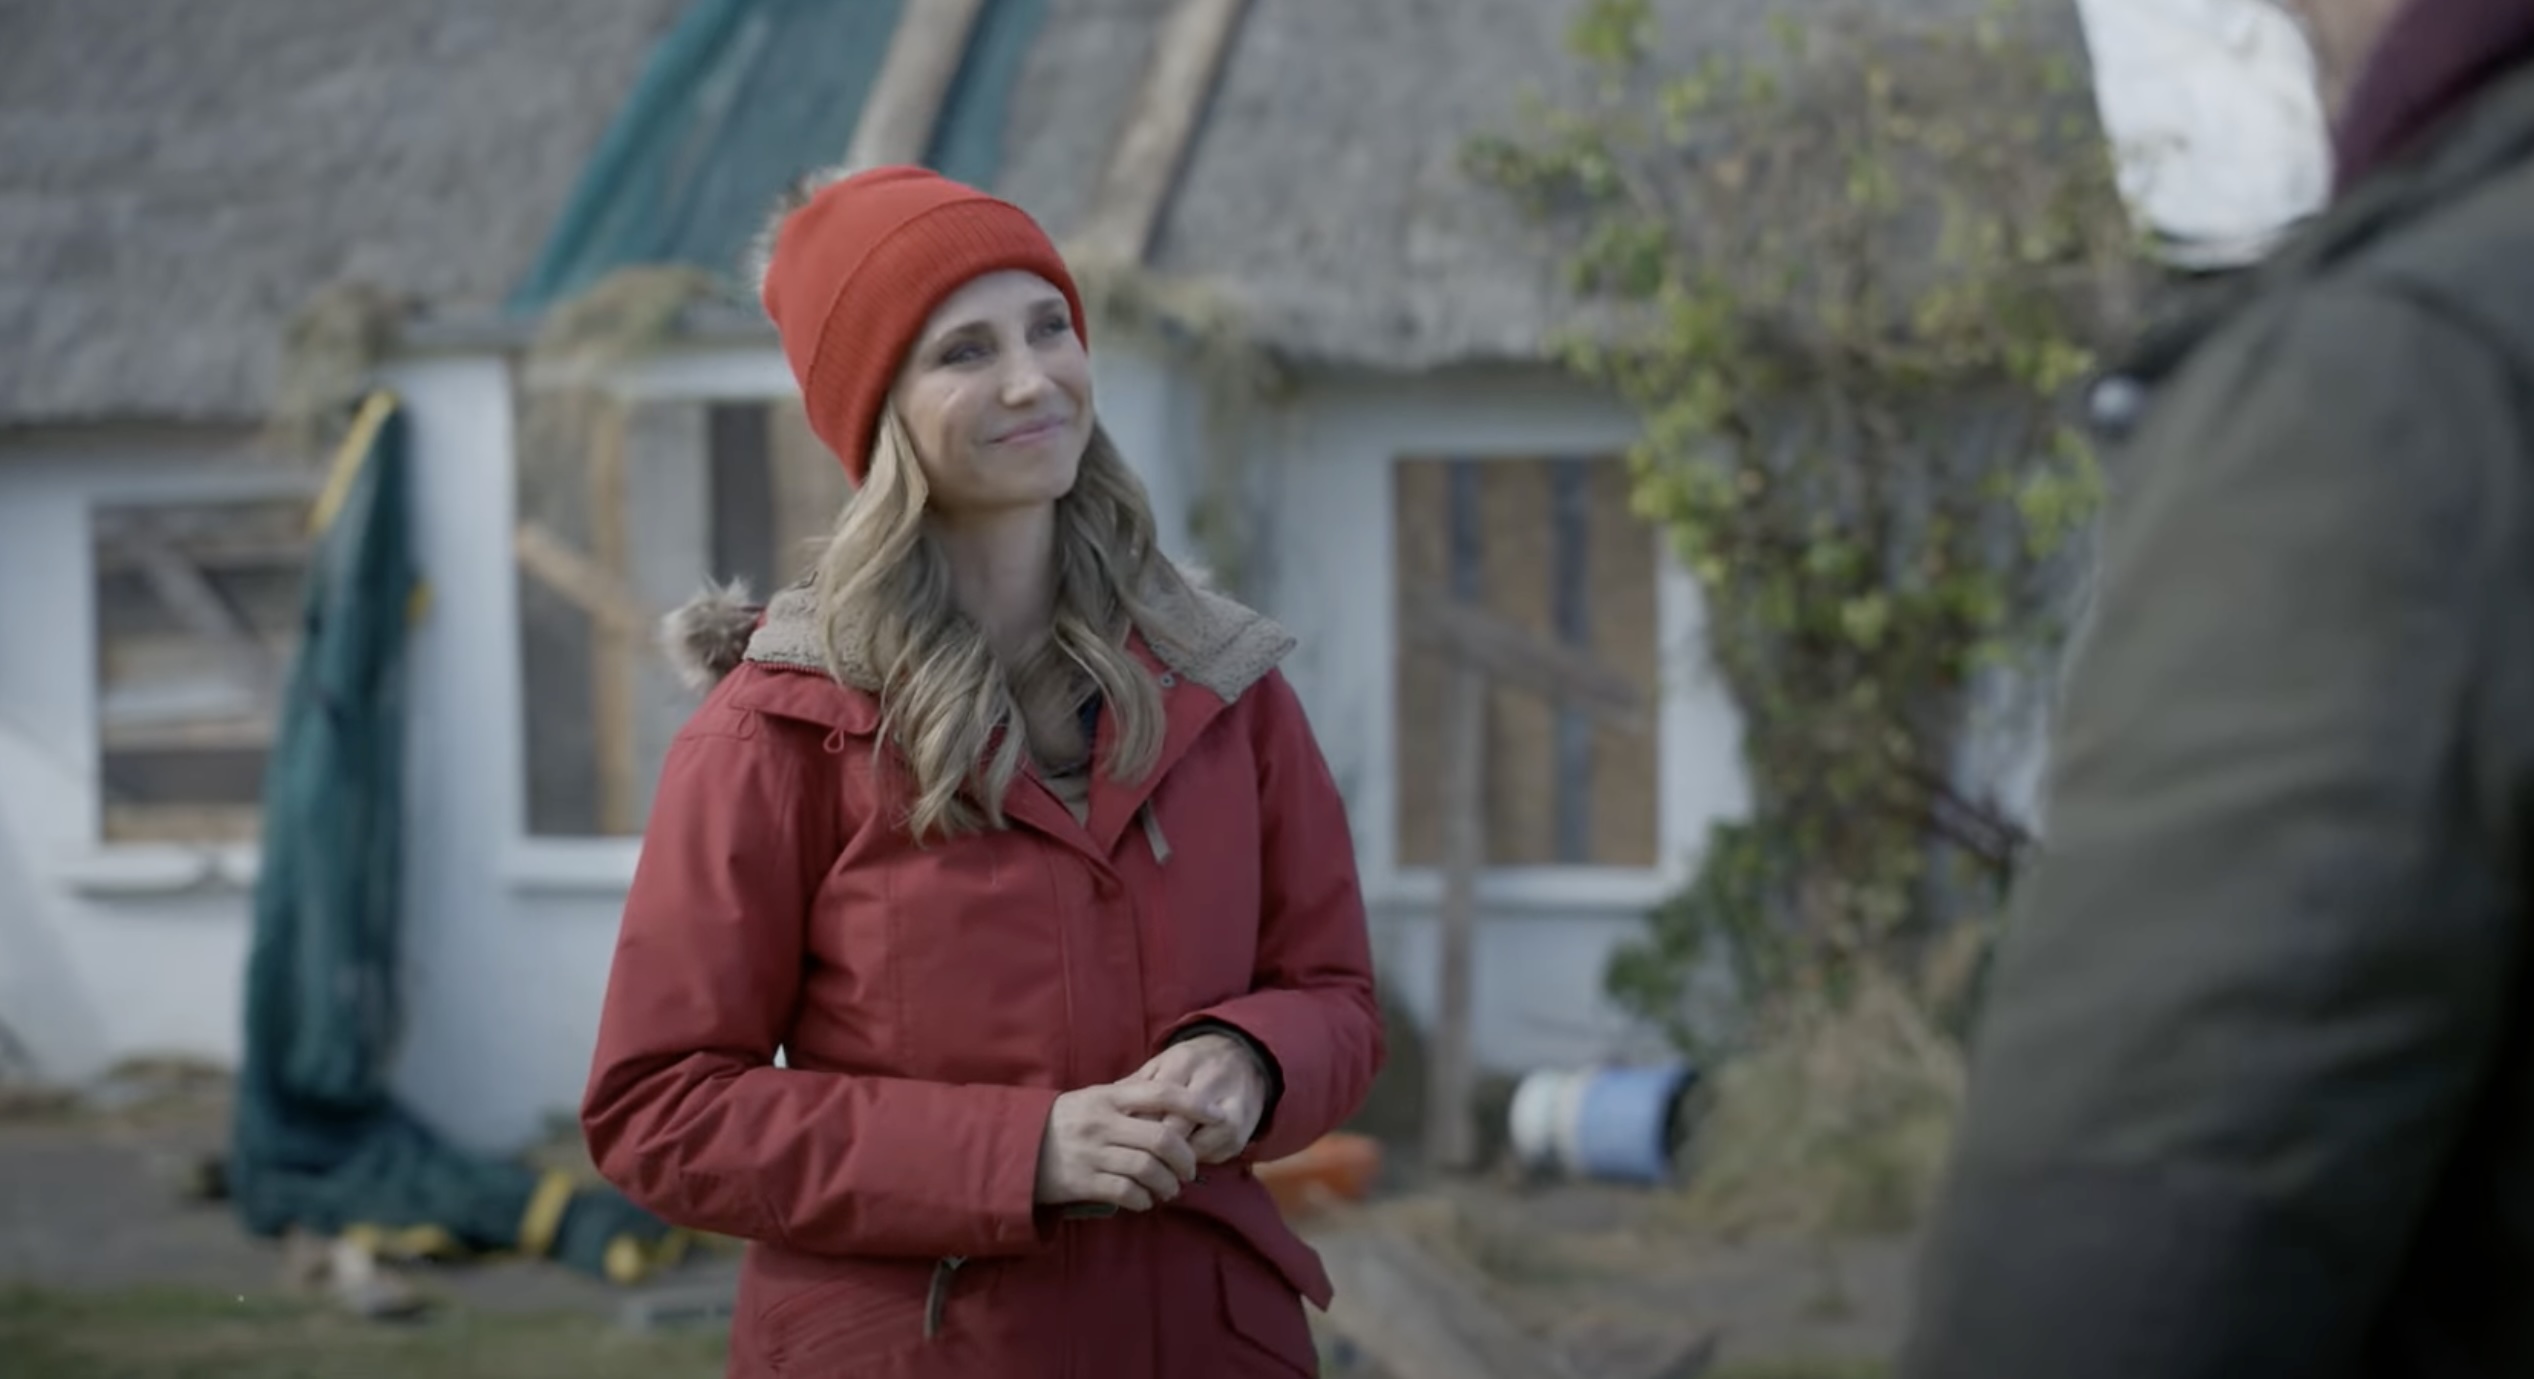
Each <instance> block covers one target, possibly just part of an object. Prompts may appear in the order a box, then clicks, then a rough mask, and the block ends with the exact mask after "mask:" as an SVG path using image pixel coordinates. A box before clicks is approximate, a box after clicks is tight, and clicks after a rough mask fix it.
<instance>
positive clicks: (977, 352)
mask: <svg viewBox="0 0 2534 1379" xmlns="http://www.w3.org/2000/svg"><path fill="white" fill-rule="evenodd" d="M983 358H985V347H984V346H983V345H953V346H951V347H950V348H949V349H946V350H943V351H942V352H941V362H943V363H944V364H973V363H975V362H976V361H978V360H980V359H983Z"/></svg>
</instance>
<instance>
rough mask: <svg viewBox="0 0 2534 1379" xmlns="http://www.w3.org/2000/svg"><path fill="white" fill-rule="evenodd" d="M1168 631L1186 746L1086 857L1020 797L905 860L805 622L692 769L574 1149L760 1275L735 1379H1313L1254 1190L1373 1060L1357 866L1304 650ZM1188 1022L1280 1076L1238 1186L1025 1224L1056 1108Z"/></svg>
mask: <svg viewBox="0 0 2534 1379" xmlns="http://www.w3.org/2000/svg"><path fill="white" fill-rule="evenodd" d="M1159 606H1160V609H1161V614H1160V616H1159V617H1158V618H1157V619H1156V620H1157V621H1161V620H1166V621H1167V622H1168V623H1169V625H1168V626H1166V627H1155V628H1149V629H1143V630H1140V631H1139V633H1138V634H1137V636H1136V638H1135V641H1134V646H1135V649H1136V651H1137V653H1138V654H1139V655H1140V656H1142V657H1143V658H1144V659H1145V661H1146V663H1147V665H1148V666H1149V667H1150V669H1151V672H1152V673H1153V674H1154V675H1155V676H1156V677H1157V680H1158V683H1159V684H1160V686H1161V690H1162V699H1163V704H1164V707H1165V711H1166V714H1167V717H1168V734H1167V739H1166V745H1165V746H1164V748H1163V750H1162V754H1161V758H1160V761H1159V763H1158V765H1157V766H1156V768H1155V769H1154V770H1153V771H1152V772H1150V773H1149V774H1148V775H1147V776H1146V777H1145V778H1144V779H1142V780H1140V781H1136V782H1132V783H1122V782H1119V781H1115V780H1112V779H1109V778H1107V777H1105V776H1102V777H1100V778H1098V779H1096V780H1095V781H1094V782H1093V784H1092V787H1091V792H1090V799H1089V807H1088V811H1087V818H1086V819H1085V820H1084V821H1081V822H1077V818H1076V815H1075V814H1074V813H1073V812H1072V811H1070V810H1069V809H1068V808H1067V807H1066V806H1065V805H1064V804H1062V803H1060V802H1059V800H1058V799H1057V797H1056V796H1055V795H1054V794H1053V793H1051V792H1050V790H1049V789H1048V788H1047V786H1046V785H1045V784H1043V783H1042V782H1041V781H1040V780H1038V779H1037V778H1036V777H1034V776H1032V775H1029V774H1027V773H1024V775H1023V777H1022V778H1021V779H1020V780H1018V781H1016V782H1015V783H1014V785H1013V788H1012V790H1011V792H1010V794H1009V797H1008V798H1007V799H1006V800H1005V801H1004V809H1005V811H1006V814H1007V816H1008V818H1009V820H1010V827H1008V828H1006V829H1003V830H1000V831H993V832H987V833H982V834H970V835H965V836H961V837H957V838H954V839H950V840H947V841H942V840H936V841H932V842H930V843H928V844H924V845H918V844H917V843H915V842H914V841H913V840H912V839H911V838H910V837H909V836H908V834H907V831H906V829H905V827H904V825H903V823H902V822H900V821H901V819H902V817H903V812H904V805H905V800H904V798H903V795H902V790H903V786H902V784H901V782H902V781H903V779H904V776H903V773H902V772H899V771H894V770H887V769H875V753H874V734H875V731H876V728H877V724H878V720H879V705H878V703H877V701H876V699H875V698H874V697H873V695H872V693H871V692H870V689H869V686H868V684H867V683H865V684H864V685H863V686H862V687H860V688H855V687H852V685H853V682H854V681H856V680H857V679H864V680H867V677H862V676H857V675H856V674H854V673H852V671H853V668H851V667H848V668H847V670H848V673H847V674H846V675H845V676H844V677H843V678H844V680H845V681H846V683H844V684H840V683H839V682H838V680H837V679H835V678H831V677H830V676H829V675H827V674H826V673H825V672H824V671H823V670H821V669H820V668H819V665H818V662H819V654H818V648H819V640H818V637H817V635H816V627H815V621H814V617H813V615H812V613H811V610H810V608H809V604H808V599H807V597H806V595H805V594H803V593H800V592H797V591H796V592H791V593H786V594H783V595H780V596H778V597H777V598H776V599H775V600H774V602H773V604H772V605H771V606H770V607H769V609H768V611H767V614H766V617H765V619H764V623H763V626H761V627H758V628H757V629H756V630H755V631H754V633H753V635H752V636H749V637H747V638H746V641H745V647H746V651H745V656H744V659H742V660H741V661H740V663H739V664H738V665H737V666H736V667H735V668H731V669H730V671H729V673H728V674H727V675H726V677H725V678H723V679H721V681H720V682H719V683H718V685H716V686H715V687H714V689H713V691H712V693H711V694H710V696H709V697H708V698H707V699H706V701H705V702H704V704H703V706H702V707H701V708H700V709H699V710H698V711H697V712H696V714H695V715H694V717H693V719H692V720H691V721H690V722H689V723H688V724H687V725H686V727H685V729H684V730H683V731H682V732H681V733H680V734H679V735H678V737H677V739H676V741H675V742H674V743H673V744H672V746H671V747H670V749H669V752H668V757H667V761H666V764H665V766H664V767H663V770H662V775H661V780H660V785H659V789H658V792H657V794H656V796H655V798H654V802H653V805H652V813H651V820H650V826H649V829H648V831H647V833H646V835H645V837H644V840H643V848H642V859H641V863H640V865H639V867H638V869H637V871H636V873H635V877H634V881H633V888H632V892H631V894H630V896H629V897H628V899H627V903H626V909H625V916H624V923H623V930H622V934H621V936H620V938H619V940H618V944H617V949H616V956H615V964H614V968H613V971H612V973H611V976H610V980H609V984H608V991H607V998H606V1004H605V1009H604V1014H603V1017H602V1020H601V1025H600V1031H599V1039H598V1049H597V1055H596V1060H595V1066H594V1069H593V1072H592V1076H591V1080H590V1084H589V1089H588V1092H587V1095H586V1098H585V1101H584V1105H583V1108H582V1118H583V1125H584V1128H585V1130H586V1132H587V1135H588V1139H589V1144H590V1148H591V1150H592V1152H593V1154H594V1155H595V1156H596V1159H597V1162H598V1166H599V1168H600V1170H601V1171H602V1172H603V1173H605V1175H606V1176H607V1178H608V1179H609V1180H610V1181H611V1182H613V1183H615V1184H616V1185H617V1186H618V1187H619V1188H621V1189H622V1190H624V1191H625V1192H626V1193H627V1194H628V1195H629V1196H631V1197H632V1198H633V1199H634V1200H635V1201H637V1202H639V1203H641V1204H643V1205H644V1206H646V1207H648V1208H650V1209H651V1210H653V1211H655V1212H657V1213H659V1214H660V1215H661V1216H662V1217H664V1218H666V1219H668V1220H670V1221H672V1222H676V1223H678V1224H682V1225H685V1226H689V1227H692V1228H696V1229H701V1230H706V1231H712V1232H717V1233H722V1234H727V1235H733V1236H740V1237H744V1238H746V1239H747V1240H749V1241H750V1242H751V1244H750V1246H749V1248H748V1254H747V1259H746V1263H745V1265H744V1268H743V1273H742V1277H741V1283H740V1293H739V1300H738V1307H737V1312H736V1314H735V1317H734V1320H733V1325H732V1337H731V1361H730V1373H731V1374H732V1375H747V1376H758V1375H765V1376H774V1375H853V1376H868V1377H869V1379H887V1377H888V1376H930V1375H978V1376H998V1379H1001V1377H1009V1379H1020V1377H1022V1376H1034V1375H1049V1376H1054V1375H1081V1376H1095V1375H1096V1376H1101V1379H1136V1377H1137V1376H1156V1377H1158V1376H1174V1377H1175V1376H1183V1375H1185V1376H1200V1375H1202V1376H1240V1375H1250V1374H1257V1375H1291V1374H1295V1373H1307V1372H1310V1369H1311V1365H1312V1359H1311V1343H1310V1337H1309V1333H1308V1328H1307V1325H1306V1323H1305V1321H1304V1318H1303V1315H1302V1310H1301V1306H1300V1304H1299V1302H1298V1300H1297V1299H1298V1298H1305V1297H1307V1298H1310V1299H1312V1300H1313V1301H1314V1302H1317V1303H1320V1304H1322V1305H1325V1304H1326V1302H1327V1300H1328V1291H1329V1284H1328V1279H1327V1276H1326V1274H1325V1273H1324V1272H1323V1270H1322V1269H1321V1267H1320V1263H1319V1260H1318V1258H1317V1256H1316V1255H1314V1254H1313V1253H1312V1251H1311V1250H1310V1248H1309V1247H1308V1246H1306V1245H1304V1244H1303V1243H1302V1241H1301V1240H1300V1239H1299V1238H1297V1237H1296V1236H1295V1235H1294V1234H1293V1232H1292V1231H1291V1230H1289V1229H1288V1228H1287V1227H1286V1225H1285V1223H1284V1221H1283V1220H1282V1219H1281V1217H1280V1216H1279V1215H1278V1213H1277V1211H1276V1208H1275V1206H1274V1204H1273V1202H1272V1201H1271V1200H1270V1199H1269V1197H1268V1194H1267V1192H1266V1190H1265V1189H1264V1188H1263V1187H1261V1186H1260V1184H1259V1183H1258V1182H1257V1181H1256V1180H1255V1179H1254V1178H1253V1177H1252V1176H1251V1175H1250V1171H1249V1164H1250V1163H1251V1162H1255V1161H1257V1160H1260V1159H1270V1158H1275V1157H1278V1156H1281V1155H1284V1154H1288V1153H1291V1152H1293V1151H1295V1150H1297V1149H1300V1148H1302V1147H1303V1146H1304V1145H1306V1144H1308V1143H1310V1142H1311V1141H1312V1140H1313V1139H1315V1138H1317V1137H1318V1136H1320V1135H1321V1134H1323V1133H1325V1132H1327V1131H1329V1130H1330V1129H1332V1128H1334V1127H1335V1126H1336V1125H1337V1124H1338V1123H1339V1122H1340V1121H1341V1120H1342V1119H1344V1118H1345V1117H1346V1116H1348V1115H1350V1114H1351V1113H1352V1112H1353V1111H1354V1110H1355V1108H1356V1107H1357V1105H1358V1104H1359V1103H1360V1102H1361V1101H1362V1099H1363V1096H1364V1094H1365V1092H1366V1090H1367V1088H1368V1087H1369V1085H1370V1083H1371V1081H1372V1078H1373V1075H1374V1073H1375V1072H1376V1071H1377V1069H1378V1067H1379V1066H1380V1063H1381V1060H1382V1036H1381V1028H1380V1019H1379V1014H1378V1010H1377V1006H1376V1004H1375V1000H1374V996H1373V982H1372V973H1371V965H1370V960H1369V954H1368V951H1367V944H1366V938H1365V930H1364V912H1363V903H1362V899H1361V894H1360V891H1359V889H1358V886H1357V882H1356V873H1355V866H1354V860H1353V849H1352V844H1351V842H1350V839H1349V836H1348V832H1347V824H1346V816H1345V812H1344V809H1343V806H1342V804H1341V802H1340V799H1339V795H1338V792H1337V789H1336V787H1335V784H1334V783H1333V782H1332V780H1331V778H1330V775H1329V772H1328V769H1327V766H1326V764H1325V763H1324V761H1323V759H1322V757H1321V754H1320V751H1319V749H1318V746H1317V744H1316V743H1315V741H1314V739H1313V738H1312V735H1311V732H1310V729H1309V726H1308V725H1307V723H1306V722H1305V720H1304V717H1303V712H1302V708H1301V705H1300V703H1299V702H1298V701H1297V700H1296V698H1295V696H1294V693H1293V690H1292V688H1291V687H1290V686H1289V685H1288V684H1287V683H1286V681H1285V680H1284V678H1283V677H1282V675H1281V674H1279V673H1278V672H1277V671H1276V669H1275V666H1276V663H1277V662H1278V661H1279V660H1280V659H1281V658H1282V657H1283V655H1284V654H1285V652H1286V651H1287V650H1288V649H1289V648H1290V646H1291V644H1292V642H1291V639H1290V638H1289V637H1287V636H1286V635H1285V634H1284V633H1283V632H1282V631H1281V630H1280V629H1278V628H1277V627H1276V626H1275V625H1274V624H1273V623H1271V622H1269V621H1267V620H1266V619H1264V618H1262V617H1260V616H1259V615H1257V614H1255V613H1252V612H1250V611H1249V610H1247V609H1244V608H1241V607H1240V606H1239V605H1237V604H1235V603H1232V602H1230V601H1229V600H1226V599H1223V598H1220V597H1218V596H1216V595H1213V594H1211V593H1208V592H1203V591H1194V590H1189V591H1177V592H1174V593H1172V594H1171V595H1170V596H1169V597H1167V598H1164V599H1162V600H1160V604H1159ZM724 611H725V614H726V613H727V611H728V610H724ZM693 625H695V626H701V627H704V628H707V629H708V630H709V629H710V628H711V627H712V626H713V620H712V619H711V618H709V617H707V618H704V619H702V620H701V621H700V622H698V623H696V624H693ZM1146 633H1152V634H1154V635H1150V636H1147V635H1145V634H1146ZM705 640H707V641H709V640H710V637H709V636H708V637H707V638H706V639H705ZM726 645H727V646H729V647H732V648H735V647H736V646H737V645H739V642H738V640H737V639H736V638H732V639H730V640H728V641H727V642H726ZM725 659H727V658H725ZM720 668H722V667H721V666H719V665H716V666H715V669H720ZM1107 730H1108V729H1107V721H1106V720H1105V718H1104V719H1103V723H1102V729H1101V732H1102V735H1103V738H1105V735H1106V733H1107ZM1200 1021H1216V1022H1220V1023H1223V1024H1227V1025H1230V1026H1232V1027H1233V1028H1234V1029H1236V1030H1238V1031H1239V1032H1241V1033H1243V1034H1245V1035H1247V1036H1248V1037H1249V1039H1250V1040H1251V1041H1252V1042H1253V1043H1254V1044H1255V1045H1256V1046H1257V1047H1259V1048H1260V1049H1262V1050H1264V1051H1265V1052H1266V1054H1267V1055H1268V1057H1269V1058H1270V1059H1271V1060H1272V1062H1273V1064H1274V1070H1275V1077H1276V1079H1277V1081H1278V1083H1279V1085H1280V1088H1281V1090H1280V1092H1279V1093H1278V1095H1277V1099H1276V1101H1275V1103H1274V1104H1273V1105H1272V1106H1271V1107H1270V1108H1269V1110H1268V1113H1267V1116H1266V1119H1265V1120H1264V1121H1263V1122H1262V1124H1261V1126H1260V1128H1259V1132H1258V1135H1257V1137H1256V1139H1255V1140H1254V1141H1253V1142H1252V1144H1251V1146H1250V1149H1249V1151H1248V1153H1247V1154H1246V1155H1245V1156H1244V1157H1243V1159H1242V1161H1241V1162H1238V1163H1234V1164H1227V1165H1221V1166H1217V1167H1214V1168H1210V1169H1207V1170H1205V1172H1204V1173H1203V1174H1202V1176H1201V1177H1200V1178H1199V1180H1198V1181H1197V1182H1194V1183H1191V1184H1189V1185H1188V1186H1187V1187H1186V1189H1185V1190H1184V1191H1183V1193H1182V1194H1181V1195H1180V1197H1179V1198H1178V1199H1177V1200H1176V1201H1174V1202H1172V1203H1169V1204H1167V1205H1166V1206H1163V1207H1160V1208H1157V1209H1156V1210H1154V1211H1152V1212H1149V1213H1142V1214H1136V1213H1118V1214H1117V1215H1114V1216H1111V1217H1106V1218H1092V1219H1080V1218H1074V1217H1068V1216H1063V1215H1061V1214H1059V1213H1057V1212H1053V1211H1050V1210H1048V1209H1046V1208H1041V1207H1038V1206H1035V1205H1034V1204H1033V1201H1032V1195H1033V1188H1034V1185H1035V1180H1036V1168H1037V1157H1038V1148H1039V1142H1040V1139H1041V1137H1042V1132H1043V1130H1044V1128H1045V1126H1046V1123H1047V1118H1048V1112H1049V1108H1050V1107H1051V1105H1052V1104H1053V1102H1054V1101H1055V1099H1056V1096H1057V1095H1058V1094H1059V1093H1060V1092H1063V1091H1067V1090H1070V1089H1074V1088H1079V1087H1085V1086H1090V1085H1094V1084H1098V1083H1104V1082H1112V1081H1116V1080H1118V1079H1120V1078H1122V1077H1125V1076H1127V1075H1129V1074H1131V1073H1133V1072H1134V1071H1135V1070H1136V1069H1137V1068H1139V1067H1141V1066H1142V1065H1143V1063H1144V1062H1145V1061H1146V1060H1147V1059H1149V1058H1150V1057H1151V1056H1152V1055H1153V1054H1154V1053H1155V1052H1157V1051H1158V1050H1159V1049H1160V1048H1161V1047H1162V1046H1163V1045H1164V1044H1165V1043H1166V1042H1167V1041H1168V1040H1169V1039H1170V1038H1171V1037H1172V1036H1173V1035H1174V1034H1176V1033H1179V1032H1181V1031H1183V1030H1185V1029H1186V1028H1187V1027H1188V1026H1190V1025H1191V1024H1194V1023H1196V1022H1200ZM778 1051H780V1053H781V1054H782V1059H783V1063H782V1066H777V1065H776V1062H775V1059H776V1055H777V1052H778Z"/></svg>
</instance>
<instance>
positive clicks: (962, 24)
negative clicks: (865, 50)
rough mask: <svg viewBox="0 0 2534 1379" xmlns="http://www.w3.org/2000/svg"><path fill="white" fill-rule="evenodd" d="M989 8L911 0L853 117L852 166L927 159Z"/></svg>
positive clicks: (959, 1) (977, 3)
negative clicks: (976, 31)
mask: <svg viewBox="0 0 2534 1379" xmlns="http://www.w3.org/2000/svg"><path fill="white" fill-rule="evenodd" d="M984 8H985V5H984V0H909V3H908V4H907V5H906V7H905V9H904V10H903V11H901V12H900V13H899V15H898V21H897V28H896V29H895V30H894V31H893V32H891V33H890V35H889V52H888V56H886V57H885V58H883V59H881V62H880V76H879V79H878V80H876V81H874V82H873V83H872V84H871V94H870V95H868V96H866V97H865V98H864V99H863V102H862V114H861V117H860V118H858V119H857V120H855V121H854V129H853V143H852V144H851V145H850V146H848V147H847V149H846V152H845V165H846V166H847V167H851V168H876V167H881V166H885V165H887V164H892V163H920V162H922V161H923V159H924V153H925V151H926V149H927V148H929V147H930V146H931V144H932V141H933V127H934V125H935V124H937V123H938V122H939V121H940V119H941V107H942V102H943V101H944V100H946V99H948V97H949V95H950V84H951V82H953V81H954V80H956V79H957V78H958V76H959V64H960V62H961V61H962V60H963V59H965V58H966V57H967V55H968V35H969V32H970V31H971V30H972V29H974V28H975V27H976V22H977V14H978V12H979V11H980V10H982V9H984Z"/></svg>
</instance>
